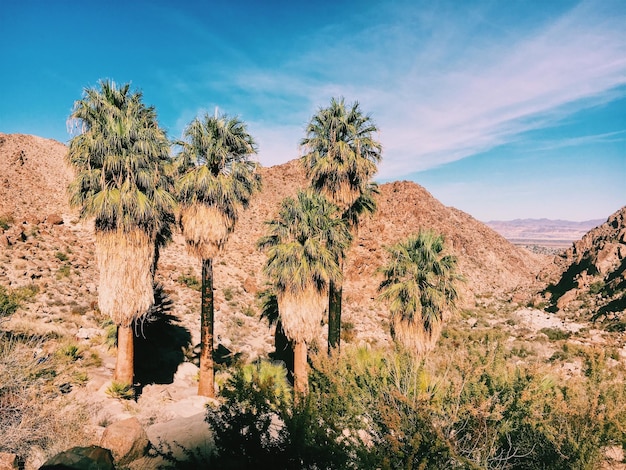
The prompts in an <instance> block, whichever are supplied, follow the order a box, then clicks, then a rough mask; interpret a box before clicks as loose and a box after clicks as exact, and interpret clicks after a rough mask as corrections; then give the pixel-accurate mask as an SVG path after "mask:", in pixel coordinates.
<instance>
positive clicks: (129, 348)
mask: <svg viewBox="0 0 626 470" xmlns="http://www.w3.org/2000/svg"><path fill="white" fill-rule="evenodd" d="M134 341H135V335H134V333H133V325H132V324H130V325H128V326H122V325H119V326H118V327H117V360H116V362H115V374H114V375H113V380H115V381H116V382H121V383H123V384H127V385H133V378H134V361H135V343H134Z"/></svg>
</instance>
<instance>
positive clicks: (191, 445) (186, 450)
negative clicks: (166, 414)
mask: <svg viewBox="0 0 626 470" xmlns="http://www.w3.org/2000/svg"><path fill="white" fill-rule="evenodd" d="M205 418H206V411H203V412H201V413H196V414H195V415H192V416H189V417H184V418H176V419H173V420H171V421H167V422H165V423H158V424H154V425H152V426H150V427H149V428H148V436H149V437H150V442H151V443H152V445H153V446H154V447H155V448H156V449H157V450H158V451H159V452H163V453H171V457H173V458H174V459H176V460H177V461H179V462H184V461H185V459H186V458H188V457H189V456H190V455H195V456H202V457H205V458H207V459H208V458H209V457H210V456H211V454H212V453H213V452H214V450H215V449H214V447H215V445H214V443H213V437H212V435H211V431H210V429H209V425H208V424H207V423H206V421H205Z"/></svg>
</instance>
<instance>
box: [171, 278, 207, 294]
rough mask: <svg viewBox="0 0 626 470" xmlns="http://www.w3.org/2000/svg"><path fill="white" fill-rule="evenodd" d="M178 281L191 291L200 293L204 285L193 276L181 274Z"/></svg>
mask: <svg viewBox="0 0 626 470" xmlns="http://www.w3.org/2000/svg"><path fill="white" fill-rule="evenodd" d="M177 281H178V283H179V284H182V285H184V286H187V287H189V288H190V289H193V290H195V291H198V292H200V289H201V288H202V284H201V283H200V281H199V280H198V278H197V277H196V276H194V275H193V274H181V275H180V276H178V279H177Z"/></svg>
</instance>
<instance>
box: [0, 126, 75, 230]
mask: <svg viewBox="0 0 626 470" xmlns="http://www.w3.org/2000/svg"><path fill="white" fill-rule="evenodd" d="M66 152H67V148H66V147H65V145H63V144H61V143H59V142H57V141H55V140H51V139H43V138H41V137H35V136H31V135H22V134H11V135H7V134H2V133H0V216H2V215H7V214H14V215H15V216H17V217H18V218H24V219H29V218H30V217H34V216H36V217H37V218H39V219H40V220H43V219H44V218H45V217H46V216H47V215H49V214H51V213H67V212H68V211H69V207H68V203H67V185H68V183H69V182H70V180H71V178H72V171H71V169H70V168H69V167H68V166H67V165H66V164H65V161H64V158H65V153H66Z"/></svg>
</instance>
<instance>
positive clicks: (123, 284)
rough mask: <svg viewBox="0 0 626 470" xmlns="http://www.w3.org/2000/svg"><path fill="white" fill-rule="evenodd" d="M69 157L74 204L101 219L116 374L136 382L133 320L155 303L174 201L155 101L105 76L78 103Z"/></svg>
mask: <svg viewBox="0 0 626 470" xmlns="http://www.w3.org/2000/svg"><path fill="white" fill-rule="evenodd" d="M70 122H71V123H72V125H73V131H74V132H76V135H74V137H73V138H72V139H71V141H70V145H69V152H68V155H67V159H68V161H69V163H70V164H71V165H72V166H73V167H74V169H75V170H76V178H75V179H74V181H73V182H72V183H71V184H70V186H69V194H70V205H71V206H72V207H76V208H79V209H80V216H81V218H86V217H94V218H95V242H96V258H97V262H98V268H99V270H100V280H99V289H98V306H99V308H100V311H101V312H103V313H105V314H107V315H109V316H110V317H111V319H112V320H113V321H114V322H115V324H116V325H117V326H118V349H117V362H116V368H115V375H114V380H116V381H118V382H122V383H125V384H132V383H133V377H134V364H133V361H134V340H133V328H132V324H133V322H134V321H135V320H137V319H138V318H140V317H142V316H144V315H146V314H147V312H148V311H149V309H150V307H151V306H152V304H153V303H154V291H153V268H154V264H155V253H156V250H157V244H158V245H161V244H162V243H164V241H165V238H166V237H167V233H168V231H169V228H168V221H169V220H171V219H172V214H173V211H174V205H175V201H174V198H173V197H172V195H171V194H170V192H169V191H168V189H169V188H170V186H171V181H170V180H169V179H168V177H167V175H166V173H165V171H164V167H165V165H166V164H167V163H168V161H169V142H168V140H167V137H166V135H165V132H164V131H163V130H162V129H160V128H159V126H158V124H157V118H156V112H155V110H154V108H153V107H147V106H146V105H144V104H143V103H142V94H141V93H140V92H131V90H130V84H125V85H122V86H121V87H119V88H118V87H117V86H116V84H115V83H114V82H112V81H108V80H102V81H100V82H99V88H88V89H85V91H84V96H83V98H82V99H81V100H78V101H76V102H75V103H74V109H73V111H72V114H71V116H70Z"/></svg>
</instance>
